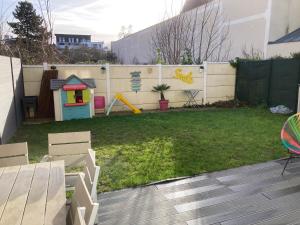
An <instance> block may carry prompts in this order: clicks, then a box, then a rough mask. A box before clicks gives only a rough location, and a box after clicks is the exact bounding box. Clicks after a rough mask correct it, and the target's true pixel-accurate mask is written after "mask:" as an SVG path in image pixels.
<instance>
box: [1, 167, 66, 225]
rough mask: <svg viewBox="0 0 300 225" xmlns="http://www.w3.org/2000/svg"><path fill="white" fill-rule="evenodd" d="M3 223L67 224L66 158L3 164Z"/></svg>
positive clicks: (5, 224) (28, 224) (10, 224)
mask: <svg viewBox="0 0 300 225" xmlns="http://www.w3.org/2000/svg"><path fill="white" fill-rule="evenodd" d="M0 190H1V191H0V225H21V224H22V225H41V224H43V225H65V224H66V214H67V213H66V192H65V167H64V162H63V161H55V162H46V163H38V164H28V165H21V166H13V167H3V168H0Z"/></svg>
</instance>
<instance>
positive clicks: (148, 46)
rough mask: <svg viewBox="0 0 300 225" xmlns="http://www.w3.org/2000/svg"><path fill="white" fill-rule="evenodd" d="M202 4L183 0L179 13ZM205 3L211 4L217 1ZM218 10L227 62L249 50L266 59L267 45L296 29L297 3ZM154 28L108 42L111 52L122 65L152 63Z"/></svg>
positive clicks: (226, 0) (232, 1)
mask: <svg viewBox="0 0 300 225" xmlns="http://www.w3.org/2000/svg"><path fill="white" fill-rule="evenodd" d="M206 2H207V0H187V1H186V4H185V5H184V7H183V9H182V13H186V14H187V15H188V16H193V15H195V11H196V10H198V12H203V11H204V9H205V4H206ZM208 2H209V3H207V4H213V5H215V4H216V2H219V0H211V1H208ZM220 10H221V11H222V14H223V15H224V18H226V20H225V21H224V22H223V26H224V27H228V28H229V29H228V30H229V32H230V33H229V37H228V40H227V43H230V52H229V55H228V59H232V58H235V57H243V55H244V53H245V51H246V52H251V51H253V50H254V51H255V52H258V53H260V55H261V56H262V57H263V58H267V57H268V55H269V54H268V50H270V46H269V45H268V44H269V42H274V41H276V40H278V39H279V38H281V37H283V36H285V35H287V34H288V33H291V32H293V31H295V30H296V29H298V28H299V27H300V13H299V12H300V1H299V0H220ZM171 20H172V19H171ZM197 21H199V23H198V24H200V23H201V14H200V16H198V17H197ZM157 26H159V24H156V25H153V26H151V27H148V28H146V29H144V30H141V31H139V32H136V33H134V34H131V35H129V36H128V37H125V38H123V39H120V40H118V41H115V42H112V43H111V49H112V51H113V52H114V53H115V54H116V55H117V56H118V58H119V60H120V61H121V62H123V63H125V64H131V63H134V62H139V63H141V64H149V63H153V62H154V61H155V58H156V55H155V47H154V46H153V44H152V37H153V35H154V34H155V31H156V29H157ZM198 26H199V25H198ZM210 61H213V60H210Z"/></svg>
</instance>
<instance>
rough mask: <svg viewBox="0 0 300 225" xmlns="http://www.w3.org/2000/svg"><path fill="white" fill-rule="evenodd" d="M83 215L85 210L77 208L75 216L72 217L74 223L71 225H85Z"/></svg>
mask: <svg viewBox="0 0 300 225" xmlns="http://www.w3.org/2000/svg"><path fill="white" fill-rule="evenodd" d="M84 215H85V208H84V207H77V210H76V212H75V216H74V222H73V224H72V225H86V223H85V221H84Z"/></svg>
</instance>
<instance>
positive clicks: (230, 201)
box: [98, 160, 300, 225]
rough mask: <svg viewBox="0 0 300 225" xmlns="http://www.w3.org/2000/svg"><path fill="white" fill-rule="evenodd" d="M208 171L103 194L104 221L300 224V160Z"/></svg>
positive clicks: (120, 224) (110, 224)
mask: <svg viewBox="0 0 300 225" xmlns="http://www.w3.org/2000/svg"><path fill="white" fill-rule="evenodd" d="M283 163H284V161H281V160H280V161H272V162H267V163H262V164H257V165H253V166H245V167H240V168H236V169H231V170H226V171H221V172H215V173H210V174H205V175H202V176H198V177H193V178H188V179H184V180H180V181H175V182H171V183H165V184H157V185H152V186H148V187H143V188H136V189H126V190H122V191H116V192H110V193H104V194H101V195H100V196H99V199H100V200H99V201H100V207H99V213H98V216H99V218H98V221H99V223H98V224H99V225H100V224H101V225H125V224H126V225H146V224H147V225H154V224H155V225H156V224H159V225H166V224H168V225H184V224H188V225H196V224H199V225H200V224H201V225H208V224H211V225H249V224H255V225H258V224H260V225H262V224H265V225H271V224H272V225H297V224H298V225H300V161H299V160H297V161H294V162H293V163H291V164H289V166H288V168H287V170H286V173H285V175H284V176H281V174H280V173H281V171H282V168H283Z"/></svg>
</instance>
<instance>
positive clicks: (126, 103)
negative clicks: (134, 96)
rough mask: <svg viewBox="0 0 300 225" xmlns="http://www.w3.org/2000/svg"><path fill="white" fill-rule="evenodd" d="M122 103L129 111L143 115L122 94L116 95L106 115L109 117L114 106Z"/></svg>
mask: <svg viewBox="0 0 300 225" xmlns="http://www.w3.org/2000/svg"><path fill="white" fill-rule="evenodd" d="M117 101H120V102H122V103H123V104H124V105H126V106H127V107H128V108H129V109H131V110H132V112H133V113H134V114H140V113H142V112H141V110H139V109H138V108H137V107H135V106H134V105H132V104H131V103H130V102H129V101H128V100H127V99H126V98H125V97H124V96H123V95H122V94H121V93H117V94H116V95H115V98H114V100H113V101H112V102H111V104H110V106H109V107H108V110H107V111H106V115H107V116H108V115H109V113H110V111H111V109H112V107H113V105H114V104H115V103H116V102H117Z"/></svg>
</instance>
